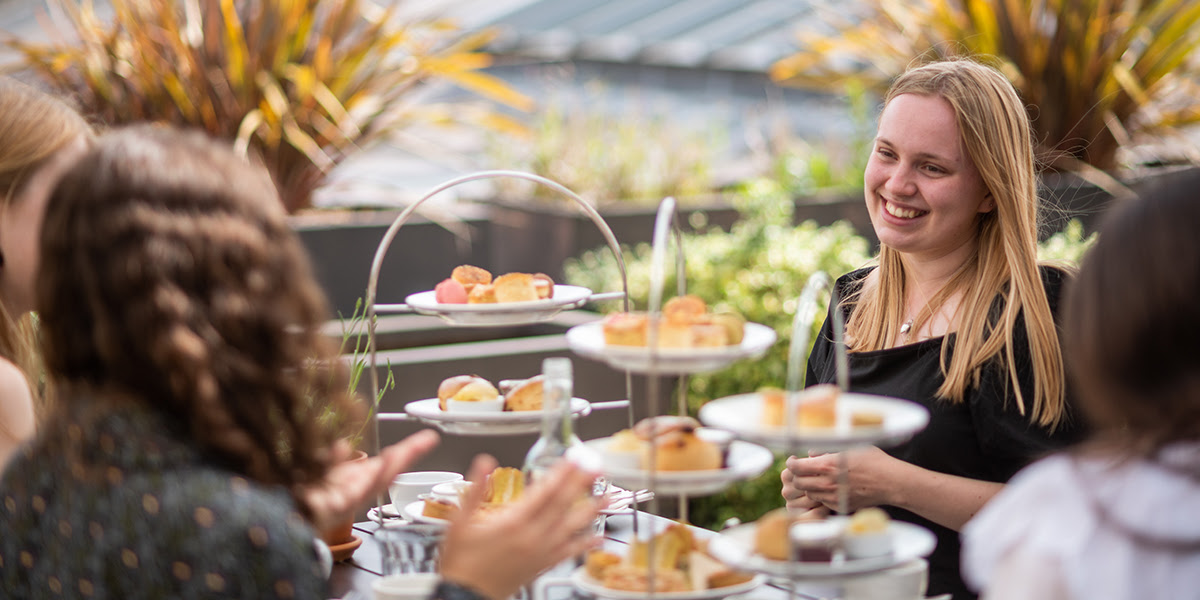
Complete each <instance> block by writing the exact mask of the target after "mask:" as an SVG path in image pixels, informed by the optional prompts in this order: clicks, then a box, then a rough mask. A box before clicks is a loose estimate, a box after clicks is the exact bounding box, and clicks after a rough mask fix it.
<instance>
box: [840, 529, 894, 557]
mask: <svg viewBox="0 0 1200 600" xmlns="http://www.w3.org/2000/svg"><path fill="white" fill-rule="evenodd" d="M842 544H843V548H844V549H845V550H846V558H852V559H859V558H875V557H878V556H887V555H888V554H891V553H892V532H891V531H889V530H886V529H885V530H883V531H872V532H870V533H851V532H850V531H849V530H847V531H846V534H845V537H844V538H843V539H842Z"/></svg>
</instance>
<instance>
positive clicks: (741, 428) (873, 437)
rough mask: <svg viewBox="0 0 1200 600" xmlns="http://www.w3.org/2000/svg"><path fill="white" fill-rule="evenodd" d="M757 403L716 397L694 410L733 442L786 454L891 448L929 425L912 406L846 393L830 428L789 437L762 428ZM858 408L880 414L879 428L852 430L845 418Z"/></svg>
mask: <svg viewBox="0 0 1200 600" xmlns="http://www.w3.org/2000/svg"><path fill="white" fill-rule="evenodd" d="M763 403H764V402H763V397H762V395H761V394H758V393H752V394H739V395H737V396H728V397H725V398H718V399H716V400H712V401H710V402H709V403H707V404H705V405H704V406H702V407H700V415H699V416H700V421H702V422H703V423H704V424H705V425H709V426H711V427H719V428H721V429H726V430H729V431H732V432H734V433H735V434H737V436H738V437H739V438H742V439H746V440H750V441H754V442H758V443H760V444H763V445H765V446H767V447H769V448H774V449H777V450H783V451H788V452H790V451H794V450H796V448H797V447H808V448H814V449H821V450H836V449H839V448H847V447H851V446H861V445H864V444H875V445H878V446H889V445H895V444H899V443H901V442H904V441H906V440H908V439H909V438H911V437H912V436H913V434H915V433H917V432H918V431H921V430H922V429H924V428H925V426H926V425H927V424H928V423H929V410H928V409H926V408H925V407H924V406H921V405H920V404H917V403H916V402H910V401H908V400H901V399H900V398H889V397H887V396H874V395H870V394H856V393H852V392H851V393H844V394H841V395H840V396H839V397H838V401H837V424H836V426H834V427H828V428H817V427H797V428H796V429H794V430H792V432H791V434H790V435H789V433H788V430H787V428H786V427H774V426H770V425H765V424H763ZM859 410H864V411H872V412H876V413H879V414H881V415H883V425H882V426H878V427H852V426H851V425H850V414H851V413H852V412H854V411H859Z"/></svg>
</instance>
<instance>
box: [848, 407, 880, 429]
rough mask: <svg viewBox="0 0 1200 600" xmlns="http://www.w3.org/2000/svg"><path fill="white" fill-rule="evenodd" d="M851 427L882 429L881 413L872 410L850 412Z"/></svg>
mask: <svg viewBox="0 0 1200 600" xmlns="http://www.w3.org/2000/svg"><path fill="white" fill-rule="evenodd" d="M850 426H851V427H883V413H881V412H877V411H874V410H855V411H851V412H850Z"/></svg>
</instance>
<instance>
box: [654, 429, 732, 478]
mask: <svg viewBox="0 0 1200 600" xmlns="http://www.w3.org/2000/svg"><path fill="white" fill-rule="evenodd" d="M654 442H655V451H654V454H655V457H654V463H655V465H656V466H657V468H658V470H659V471H707V470H712V469H720V468H721V463H722V462H723V460H722V457H721V449H720V448H718V447H717V445H716V444H714V443H712V442H709V441H707V440H702V439H700V437H699V436H697V435H696V432H695V431H685V430H677V431H671V432H668V433H666V434H663V435H659V436H658V437H657V438H655V440H654ZM649 454H650V453H649V451H647V452H646V460H644V461H643V465H648V464H649Z"/></svg>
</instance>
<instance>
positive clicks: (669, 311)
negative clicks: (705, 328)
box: [662, 294, 708, 325]
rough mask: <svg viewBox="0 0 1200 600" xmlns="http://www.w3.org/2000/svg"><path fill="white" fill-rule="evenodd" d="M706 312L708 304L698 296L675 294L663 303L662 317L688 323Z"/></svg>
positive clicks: (674, 321)
mask: <svg viewBox="0 0 1200 600" xmlns="http://www.w3.org/2000/svg"><path fill="white" fill-rule="evenodd" d="M706 312H708V305H707V304H705V303H704V300H701V299H700V297H699V296H694V295H691V294H688V295H686V296H675V297H674V298H671V299H670V300H667V302H666V304H663V309H662V314H663V318H664V319H666V320H667V321H670V322H672V323H681V324H685V325H687V324H690V323H691V322H692V321H693V320H695V319H696V318H699V317H702V316H704V313H706Z"/></svg>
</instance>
